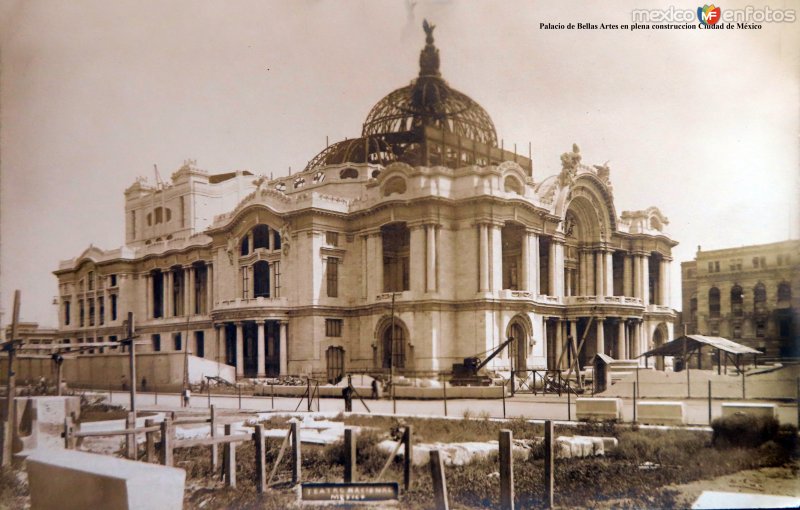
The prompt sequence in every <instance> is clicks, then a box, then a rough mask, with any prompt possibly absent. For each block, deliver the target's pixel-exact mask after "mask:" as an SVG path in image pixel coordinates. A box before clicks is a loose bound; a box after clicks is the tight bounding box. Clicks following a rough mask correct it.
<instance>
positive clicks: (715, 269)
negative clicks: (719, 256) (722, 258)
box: [714, 260, 719, 273]
mask: <svg viewBox="0 0 800 510" xmlns="http://www.w3.org/2000/svg"><path fill="white" fill-rule="evenodd" d="M714 272H715V273H719V260H717V261H716V262H714Z"/></svg>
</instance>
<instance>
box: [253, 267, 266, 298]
mask: <svg viewBox="0 0 800 510" xmlns="http://www.w3.org/2000/svg"><path fill="white" fill-rule="evenodd" d="M253 296H254V297H269V263H267V262H266V261H264V260H259V261H258V262H256V263H255V264H253Z"/></svg>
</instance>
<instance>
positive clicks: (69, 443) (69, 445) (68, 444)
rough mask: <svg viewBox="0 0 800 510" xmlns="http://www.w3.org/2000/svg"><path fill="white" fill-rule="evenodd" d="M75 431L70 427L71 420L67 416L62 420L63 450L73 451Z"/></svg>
mask: <svg viewBox="0 0 800 510" xmlns="http://www.w3.org/2000/svg"><path fill="white" fill-rule="evenodd" d="M74 433H75V429H74V428H73V425H72V418H70V417H69V416H67V417H66V418H64V448H66V449H67V450H74V449H75V436H74V435H73V434H74Z"/></svg>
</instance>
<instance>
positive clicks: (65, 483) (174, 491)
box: [26, 450, 186, 510]
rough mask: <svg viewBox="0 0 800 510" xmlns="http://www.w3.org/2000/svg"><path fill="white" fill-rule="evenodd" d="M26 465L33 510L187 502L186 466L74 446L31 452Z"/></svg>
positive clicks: (122, 508) (125, 508) (130, 509)
mask: <svg viewBox="0 0 800 510" xmlns="http://www.w3.org/2000/svg"><path fill="white" fill-rule="evenodd" d="M26 469H27V471H28V484H29V487H30V492H31V509H32V510H72V509H75V510H80V509H85V508H102V509H114V510H117V509H119V510H133V509H137V510H138V509H150V508H152V509H175V510H179V509H181V508H182V507H183V488H184V483H185V481H186V472H185V471H184V470H183V469H178V468H173V467H166V466H161V465H158V464H146V463H144V462H135V461H132V460H127V459H119V458H116V457H111V456H107V455H97V454H94V453H87V452H81V451H75V450H39V451H36V452H33V453H32V454H31V455H30V456H29V457H28V460H27V465H26Z"/></svg>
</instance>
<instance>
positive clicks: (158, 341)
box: [134, 333, 161, 354]
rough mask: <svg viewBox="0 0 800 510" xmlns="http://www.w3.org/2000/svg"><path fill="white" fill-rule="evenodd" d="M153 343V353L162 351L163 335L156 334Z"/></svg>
mask: <svg viewBox="0 0 800 510" xmlns="http://www.w3.org/2000/svg"><path fill="white" fill-rule="evenodd" d="M152 341H153V351H154V352H159V351H161V335H159V334H158V333H156V334H154V335H153V336H152ZM134 354H135V353H134Z"/></svg>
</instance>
